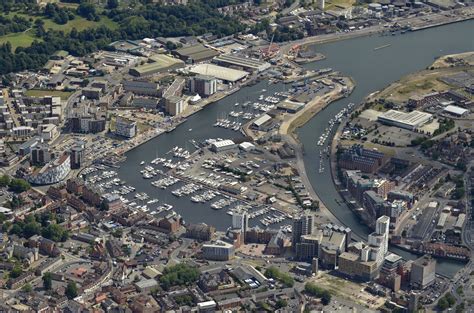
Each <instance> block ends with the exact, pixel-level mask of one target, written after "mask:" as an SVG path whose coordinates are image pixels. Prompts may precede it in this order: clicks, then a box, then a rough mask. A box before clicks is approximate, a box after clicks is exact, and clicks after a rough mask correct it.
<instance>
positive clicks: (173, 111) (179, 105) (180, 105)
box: [163, 96, 187, 116]
mask: <svg viewBox="0 0 474 313" xmlns="http://www.w3.org/2000/svg"><path fill="white" fill-rule="evenodd" d="M163 99H165V100H164V101H165V110H166V113H168V114H169V115H171V116H176V115H179V114H181V113H183V111H184V110H186V107H187V103H186V102H184V101H183V99H181V97H177V96H170V97H168V98H163Z"/></svg>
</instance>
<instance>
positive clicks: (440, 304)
mask: <svg viewBox="0 0 474 313" xmlns="http://www.w3.org/2000/svg"><path fill="white" fill-rule="evenodd" d="M437 306H438V309H440V310H441V311H444V310H446V309H447V308H448V307H449V304H448V301H446V299H445V298H441V299H439V300H438V304H437Z"/></svg>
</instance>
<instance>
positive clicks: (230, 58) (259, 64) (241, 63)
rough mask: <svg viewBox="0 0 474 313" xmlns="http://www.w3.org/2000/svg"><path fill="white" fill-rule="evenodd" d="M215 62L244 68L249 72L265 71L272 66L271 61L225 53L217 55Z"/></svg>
mask: <svg viewBox="0 0 474 313" xmlns="http://www.w3.org/2000/svg"><path fill="white" fill-rule="evenodd" d="M213 62H214V63H216V64H219V65H223V66H228V67H232V66H234V67H238V68H242V69H243V70H245V71H249V72H263V71H265V70H267V69H269V68H270V63H268V62H265V61H260V60H257V59H253V58H247V57H244V56H239V55H235V54H223V55H220V56H217V57H215V58H214V60H213Z"/></svg>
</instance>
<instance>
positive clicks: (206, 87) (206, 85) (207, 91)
mask: <svg viewBox="0 0 474 313" xmlns="http://www.w3.org/2000/svg"><path fill="white" fill-rule="evenodd" d="M190 87H191V88H190V89H191V92H192V93H197V94H199V95H200V96H201V97H209V96H211V95H213V94H215V93H216V91H217V79H216V78H215V77H213V76H209V75H197V76H195V77H193V78H191V86H190Z"/></svg>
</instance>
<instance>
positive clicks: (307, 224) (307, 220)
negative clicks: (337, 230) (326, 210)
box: [292, 211, 314, 249]
mask: <svg viewBox="0 0 474 313" xmlns="http://www.w3.org/2000/svg"><path fill="white" fill-rule="evenodd" d="M313 229H314V214H313V213H312V212H311V211H305V212H304V213H303V215H301V216H300V217H297V218H294V219H293V229H292V233H293V238H292V245H293V249H296V244H297V243H299V242H301V236H302V235H310V234H311V233H312V232H313Z"/></svg>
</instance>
